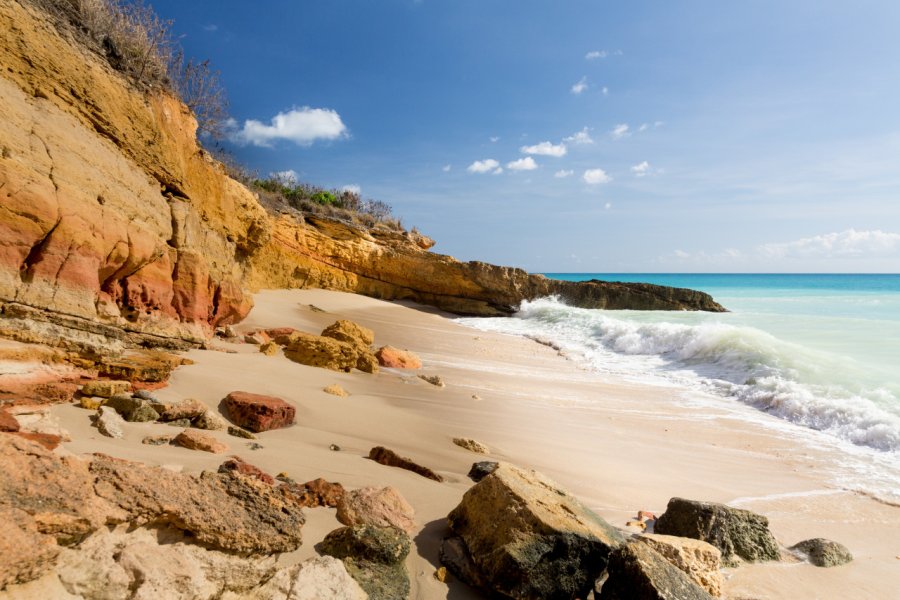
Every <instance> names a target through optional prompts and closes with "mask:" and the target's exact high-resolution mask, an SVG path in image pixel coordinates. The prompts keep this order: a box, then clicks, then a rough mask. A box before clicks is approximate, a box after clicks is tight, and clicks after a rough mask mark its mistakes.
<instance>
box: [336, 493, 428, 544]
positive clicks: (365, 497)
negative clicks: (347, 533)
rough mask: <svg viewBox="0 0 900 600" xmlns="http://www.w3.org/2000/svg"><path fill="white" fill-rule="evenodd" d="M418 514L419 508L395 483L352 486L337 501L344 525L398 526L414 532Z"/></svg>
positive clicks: (408, 531)
mask: <svg viewBox="0 0 900 600" xmlns="http://www.w3.org/2000/svg"><path fill="white" fill-rule="evenodd" d="M415 518H416V511H415V509H413V507H412V506H410V504H409V502H407V501H406V499H405V498H404V497H403V496H402V495H401V494H400V491H399V490H397V488H395V487H392V486H387V487H383V488H376V487H364V488H360V489H358V490H351V491H349V492H345V493H344V495H343V496H342V497H341V498H340V501H339V502H338V503H337V520H338V521H340V522H341V523H343V524H344V525H376V526H379V527H396V528H397V529H400V530H403V531H405V532H406V533H408V534H412V533H413V531H415V529H416V521H415Z"/></svg>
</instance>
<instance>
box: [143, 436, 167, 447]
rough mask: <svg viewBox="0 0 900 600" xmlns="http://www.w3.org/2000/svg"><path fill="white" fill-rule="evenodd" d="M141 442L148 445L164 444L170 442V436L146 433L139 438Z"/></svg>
mask: <svg viewBox="0 0 900 600" xmlns="http://www.w3.org/2000/svg"><path fill="white" fill-rule="evenodd" d="M141 443H142V444H147V445H148V446H165V445H166V444H171V443H172V436H169V435H148V436H147V437H145V438H144V439H142V440H141Z"/></svg>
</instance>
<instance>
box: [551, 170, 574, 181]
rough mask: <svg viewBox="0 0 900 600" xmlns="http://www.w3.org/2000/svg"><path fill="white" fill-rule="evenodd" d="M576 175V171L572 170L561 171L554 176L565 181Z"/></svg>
mask: <svg viewBox="0 0 900 600" xmlns="http://www.w3.org/2000/svg"><path fill="white" fill-rule="evenodd" d="M574 174H575V171H573V170H572V169H560V170H559V171H557V172H556V173H554V174H553V176H554V177H556V178H557V179H565V178H566V177H571V176H572V175H574Z"/></svg>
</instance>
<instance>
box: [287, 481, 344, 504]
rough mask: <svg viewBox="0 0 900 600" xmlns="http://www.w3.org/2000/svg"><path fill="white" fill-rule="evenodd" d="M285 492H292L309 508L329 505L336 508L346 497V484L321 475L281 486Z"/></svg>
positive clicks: (298, 500)
mask: <svg viewBox="0 0 900 600" xmlns="http://www.w3.org/2000/svg"><path fill="white" fill-rule="evenodd" d="M281 487H282V488H284V490H285V492H287V493H289V494H292V495H293V496H294V497H295V498H296V500H297V502H298V503H299V504H300V505H301V506H304V507H307V508H316V507H317V506H328V507H331V508H335V507H336V506H338V504H340V502H341V501H342V500H343V498H344V493H345V491H344V486H342V485H341V484H340V483H336V482H335V483H331V482H328V481H325V480H324V479H322V478H321V477H319V478H318V479H314V480H312V481H307V482H306V483H304V484H298V483H292V484H285V485H283V486H281Z"/></svg>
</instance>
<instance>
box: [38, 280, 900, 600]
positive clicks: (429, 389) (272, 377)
mask: <svg viewBox="0 0 900 600" xmlns="http://www.w3.org/2000/svg"><path fill="white" fill-rule="evenodd" d="M255 302H256V305H255V308H254V309H253V311H252V312H251V314H250V316H249V317H248V318H247V319H246V320H245V321H244V322H242V323H241V324H240V326H239V327H238V328H237V329H238V331H241V332H243V331H251V330H254V329H258V328H263V327H268V328H270V327H294V328H297V329H299V330H303V331H309V332H313V333H318V332H319V331H321V330H322V329H323V328H324V327H326V326H328V325H330V324H331V323H333V322H334V321H335V320H337V319H350V320H352V321H355V322H357V323H359V324H361V325H364V326H366V327H369V328H371V329H373V330H374V331H375V336H376V338H375V341H376V345H383V344H391V345H394V346H397V347H400V348H407V349H409V350H411V351H413V352H414V353H416V354H418V355H419V357H420V358H421V359H422V362H423V368H422V369H421V370H419V371H403V370H396V369H382V370H381V371H380V372H379V373H378V374H375V375H370V374H366V373H362V372H359V371H355V370H354V371H353V372H352V373H342V372H334V371H328V370H325V369H319V368H314V367H308V366H303V365H299V364H296V363H294V362H291V361H289V360H288V359H286V358H285V357H284V356H282V355H280V354H279V355H278V356H274V357H269V356H265V355H263V354H260V353H259V352H258V351H257V350H258V349H257V347H256V346H254V345H252V344H229V343H225V342H216V349H217V350H219V351H215V350H195V351H191V352H190V353H188V354H187V356H188V357H189V358H190V359H192V360H193V361H194V363H195V364H193V365H190V366H183V367H180V368H179V369H178V370H177V371H176V372H175V373H174V375H173V376H172V378H171V380H170V382H169V385H168V387H166V388H164V389H161V390H159V391H158V392H156V393H157V395H158V396H159V397H160V398H162V399H166V398H172V399H176V398H185V397H192V398H196V399H199V400H201V401H203V402H205V403H207V404H208V405H209V406H210V407H218V405H219V402H220V401H221V399H222V398H223V397H224V396H225V395H226V394H228V393H229V392H232V391H235V390H243V391H249V392H254V393H261V394H271V395H275V396H278V397H281V398H283V399H285V400H287V401H288V402H290V403H291V404H293V405H294V406H296V408H297V424H296V425H295V426H293V427H290V428H287V429H280V430H273V431H268V432H265V433H263V434H260V436H259V440H258V442H259V443H260V444H261V445H262V448H260V449H256V450H252V449H250V447H249V442H247V441H245V440H240V439H238V438H235V437H231V436H229V435H227V434H226V433H225V432H214V435H216V437H217V438H218V439H220V440H221V441H223V442H225V443H227V444H228V445H229V447H230V451H229V454H237V455H239V456H241V457H242V458H244V459H245V460H247V461H248V462H251V463H253V464H255V465H257V466H258V467H260V468H262V469H264V470H266V471H268V472H270V473H273V474H275V473H279V472H286V473H287V474H288V475H289V476H290V477H292V478H294V479H295V480H297V481H307V480H310V479H314V478H317V477H323V478H325V479H327V480H329V481H338V482H340V483H342V484H343V485H344V486H345V487H347V488H356V487H362V486H366V485H378V486H383V485H393V486H395V487H397V488H398V489H399V490H400V491H401V493H402V494H403V495H404V496H405V497H406V499H407V500H408V501H409V502H410V503H411V504H412V505H413V507H414V508H415V510H416V520H417V523H418V526H419V527H420V529H419V530H418V531H417V532H416V533H415V534H414V536H413V538H414V542H415V547H414V549H413V551H412V552H411V553H410V556H409V558H408V559H407V567H408V569H409V573H410V576H411V579H412V589H413V591H412V595H411V597H413V598H444V597H446V598H475V597H479V596H477V595H476V594H475V593H474V592H473V591H471V590H470V589H469V588H468V587H467V586H465V585H464V584H462V583H460V582H458V581H453V580H452V578H451V580H450V581H448V583H446V584H445V583H440V582H438V581H437V580H436V579H435V578H434V577H433V573H434V571H435V569H436V568H437V567H438V566H439V562H438V548H439V544H440V540H441V538H442V536H443V534H444V532H445V525H444V523H445V517H446V515H447V513H448V512H449V511H450V510H451V509H453V507H455V506H456V505H457V503H458V502H459V499H460V498H461V496H462V495H463V493H464V492H465V491H466V490H467V489H468V488H469V486H470V485H471V481H470V480H469V479H468V478H467V477H466V473H467V472H468V470H469V468H470V466H471V464H472V463H473V462H474V461H477V460H484V459H489V460H503V461H509V462H512V463H515V464H517V465H520V466H524V467H528V468H533V469H536V470H538V471H541V472H542V473H544V474H546V475H547V476H549V477H551V478H552V479H555V480H556V481H558V482H559V483H560V484H562V486H564V487H565V488H567V489H569V490H570V491H572V492H573V493H575V494H576V495H577V496H579V497H580V498H581V499H582V500H583V501H584V503H585V504H586V505H587V506H589V507H590V508H592V509H593V510H595V511H596V512H597V513H598V514H600V515H601V516H602V517H604V518H605V519H607V520H608V521H609V522H610V523H612V524H613V525H614V526H616V527H620V528H623V529H625V530H628V528H626V527H625V523H626V522H627V521H628V520H630V519H632V518H634V517H635V515H636V513H637V511H638V510H650V511H652V512H654V513H656V514H657V515H658V514H661V513H662V512H663V511H664V510H665V507H666V503H667V501H668V500H669V498H670V497H673V496H681V497H685V498H690V499H698V500H707V501H715V502H724V503H727V504H731V505H733V506H738V507H741V508H747V509H750V510H753V511H756V512H759V513H762V514H764V515H766V516H767V517H768V518H769V519H770V522H771V529H772V531H773V533H774V535H775V536H776V538H777V539H778V541H779V543H780V544H782V545H783V546H790V545H792V544H794V543H796V542H798V541H800V540H803V539H807V538H812V537H825V538H829V539H834V540H836V541H839V542H841V543H843V544H845V545H846V546H847V547H848V548H849V549H850V550H851V552H852V553H853V555H854V557H855V559H854V561H853V562H852V563H850V564H849V565H845V566H841V567H836V568H830V569H820V568H816V567H813V566H811V565H809V564H806V563H801V562H791V561H784V562H778V563H767V564H756V565H745V566H742V567H740V568H735V569H727V570H726V572H725V584H724V589H723V592H724V593H723V597H725V598H734V599H737V598H759V599H763V598H773V599H774V598H792V599H795V598H891V597H896V590H897V589H898V588H900V545H898V543H897V541H896V540H897V539H898V538H900V518H898V517H900V508H898V507H897V506H894V505H890V504H888V503H884V502H882V501H879V500H876V499H873V498H870V497H866V496H864V495H861V494H858V493H854V492H849V491H844V490H842V489H840V487H839V486H837V485H835V484H834V483H833V481H832V479H831V477H830V474H829V471H828V467H829V464H830V462H831V461H833V460H834V457H833V456H831V455H829V453H828V452H826V451H824V450H818V449H816V448H812V447H810V446H809V445H808V444H805V443H803V442H802V441H798V440H792V439H791V438H790V436H786V435H784V434H783V433H782V434H779V433H778V431H779V429H777V428H772V429H768V428H765V427H760V426H758V424H756V423H752V422H748V421H746V420H742V419H740V418H736V417H735V413H734V411H733V410H730V409H729V410H726V409H725V408H723V409H721V410H717V409H716V408H715V407H713V408H710V407H709V406H708V405H704V406H705V407H704V408H703V409H702V410H701V409H699V408H698V405H697V404H692V403H691V402H690V398H686V397H685V392H684V390H680V389H677V388H671V387H669V388H666V387H658V386H648V385H644V384H641V383H636V382H630V381H625V380H616V379H613V378H611V377H609V376H605V375H604V376H601V375H599V374H596V373H592V372H589V371H586V370H583V369H581V368H579V366H578V365H577V363H576V362H574V361H572V360H569V359H567V358H566V357H564V356H561V355H560V354H559V353H558V352H557V351H556V350H554V349H553V348H551V347H548V346H546V345H543V344H540V343H537V342H535V341H533V340H529V339H525V338H518V337H512V336H507V335H500V334H493V333H484V332H480V331H477V330H473V329H471V328H468V327H465V326H462V325H460V324H457V323H455V322H453V321H452V320H451V319H450V318H449V316H448V315H444V314H441V313H439V312H438V311H436V310H434V309H430V308H424V307H420V306H415V305H404V304H401V303H389V302H383V301H379V300H374V299H371V298H366V297H363V296H358V295H352V294H346V293H340V292H331V291H321V290H303V291H297V290H294V291H264V292H262V293H259V294H257V295H256V297H255ZM310 305H313V306H315V307H317V308H318V309H321V311H319V310H314V309H313V308H311V306H310ZM420 373H421V374H427V375H440V376H441V377H442V378H443V380H444V381H445V383H446V387H444V388H438V387H435V386H433V385H431V384H429V383H427V382H425V381H423V380H421V379H419V378H418V377H417V375H418V374H420ZM334 383H337V384H340V385H341V386H342V387H343V388H344V389H345V390H347V391H348V392H349V393H350V396H349V397H346V398H340V397H336V396H333V395H329V394H326V393H324V392H323V391H322V388H323V387H325V386H327V385H330V384H334ZM723 402H724V401H723ZM747 410H751V409H747ZM53 411H54V413H55V414H56V415H57V416H58V417H59V418H60V420H61V422H62V424H63V426H64V427H65V428H66V429H68V430H69V432H70V433H71V436H72V441H71V442H69V443H66V444H65V445H64V451H67V452H72V453H75V454H83V453H93V452H102V453H106V454H109V455H112V456H115V457H121V458H127V459H132V460H138V461H141V462H145V463H148V464H156V465H167V466H169V467H170V468H173V469H176V470H182V469H183V470H185V471H187V472H199V471H201V470H204V469H206V470H215V469H216V468H217V467H218V465H219V464H220V463H221V462H222V460H223V458H222V456H219V455H213V454H209V453H204V452H196V451H191V450H186V449H183V448H178V447H173V446H163V447H157V446H147V445H143V444H141V439H142V438H143V437H144V436H145V435H151V434H167V433H172V430H171V428H170V427H168V426H166V425H163V424H158V423H157V424H144V423H127V424H126V435H125V439H123V440H114V439H109V438H106V437H104V436H102V435H100V434H99V433H98V432H97V430H96V429H94V428H93V427H91V425H90V420H89V418H88V414H89V413H88V411H85V410H83V409H81V408H79V407H77V406H75V405H60V406H57V407H55V408H54V409H53ZM459 436H464V437H471V438H474V439H476V440H478V441H480V442H482V443H484V444H486V445H488V446H489V447H490V449H491V452H490V454H489V455H487V456H483V455H478V454H474V453H472V452H469V451H467V450H464V449H462V448H459V447H457V446H455V445H454V444H453V443H452V441H451V440H452V438H453V437H459ZM331 444H337V445H339V446H340V447H341V450H340V451H331V450H329V445H331ZM377 445H383V446H387V447H389V448H392V449H393V450H395V451H397V452H398V453H400V454H401V455H404V456H408V457H410V458H412V459H413V460H415V461H417V462H418V463H420V464H423V465H425V466H428V467H430V468H432V469H434V470H435V471H437V472H438V473H440V474H441V475H443V476H444V477H445V482H444V483H437V482H434V481H430V480H428V479H425V478H423V477H420V476H418V475H416V474H414V473H411V472H408V471H404V470H400V469H396V468H391V467H386V466H383V465H380V464H377V463H375V462H373V461H370V460H367V459H366V458H365V456H366V455H367V454H368V451H369V449H370V448H372V447H373V446H377ZM306 512H307V519H308V520H307V524H306V526H305V527H304V529H303V536H304V540H305V541H304V544H303V546H302V548H301V549H300V550H299V551H297V553H295V554H296V555H297V556H298V557H307V556H313V555H315V549H314V545H315V544H316V543H317V542H318V541H320V540H321V539H322V538H323V537H324V535H325V534H326V533H327V532H328V531H330V530H332V529H334V528H336V527H338V526H339V523H338V522H337V521H336V519H335V517H334V510H333V509H327V508H317V509H311V510H307V511H306ZM634 531H636V530H634ZM286 559H287V558H285V560H286Z"/></svg>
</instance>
